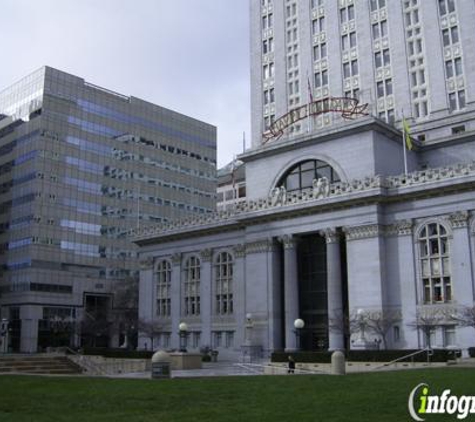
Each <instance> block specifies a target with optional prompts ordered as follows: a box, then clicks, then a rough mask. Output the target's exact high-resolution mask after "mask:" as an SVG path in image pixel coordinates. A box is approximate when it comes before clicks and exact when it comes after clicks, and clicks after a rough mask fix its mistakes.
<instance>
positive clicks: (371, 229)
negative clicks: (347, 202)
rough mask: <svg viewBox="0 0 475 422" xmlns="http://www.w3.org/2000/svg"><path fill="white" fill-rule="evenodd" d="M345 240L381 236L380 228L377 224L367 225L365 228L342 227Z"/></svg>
mask: <svg viewBox="0 0 475 422" xmlns="http://www.w3.org/2000/svg"><path fill="white" fill-rule="evenodd" d="M343 231H344V232H345V234H346V238H347V240H358V239H368V238H370V237H378V236H381V235H382V234H383V233H382V228H381V226H380V225H379V224H367V225H365V226H355V227H344V228H343Z"/></svg>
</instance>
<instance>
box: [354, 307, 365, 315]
mask: <svg viewBox="0 0 475 422" xmlns="http://www.w3.org/2000/svg"><path fill="white" fill-rule="evenodd" d="M356 313H357V314H358V315H359V316H361V315H363V314H364V309H361V308H360V309H358V310H357V311H356Z"/></svg>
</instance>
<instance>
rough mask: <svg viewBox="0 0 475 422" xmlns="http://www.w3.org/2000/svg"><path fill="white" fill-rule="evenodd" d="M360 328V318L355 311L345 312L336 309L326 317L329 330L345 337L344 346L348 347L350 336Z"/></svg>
mask: <svg viewBox="0 0 475 422" xmlns="http://www.w3.org/2000/svg"><path fill="white" fill-rule="evenodd" d="M360 328H361V325H360V320H359V317H358V314H357V313H356V312H353V313H350V314H347V313H345V312H343V311H338V312H335V313H333V315H332V316H331V317H329V318H328V329H329V331H330V332H334V333H339V334H342V335H343V337H344V339H345V347H346V348H348V345H349V340H350V338H351V336H352V335H353V334H356V333H357V332H358V331H360Z"/></svg>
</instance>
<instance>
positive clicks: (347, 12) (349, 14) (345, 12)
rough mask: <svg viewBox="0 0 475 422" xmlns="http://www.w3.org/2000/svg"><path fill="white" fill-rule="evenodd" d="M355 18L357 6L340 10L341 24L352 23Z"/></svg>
mask: <svg viewBox="0 0 475 422" xmlns="http://www.w3.org/2000/svg"><path fill="white" fill-rule="evenodd" d="M354 18H355V6H354V5H350V6H348V7H344V8H343V9H340V22H341V23H346V22H349V21H352V20H353V19H354Z"/></svg>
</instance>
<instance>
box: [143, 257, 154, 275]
mask: <svg viewBox="0 0 475 422" xmlns="http://www.w3.org/2000/svg"><path fill="white" fill-rule="evenodd" d="M151 269H153V258H152V257H151V256H148V257H146V258H144V259H141V260H140V270H142V271H145V270H151Z"/></svg>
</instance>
